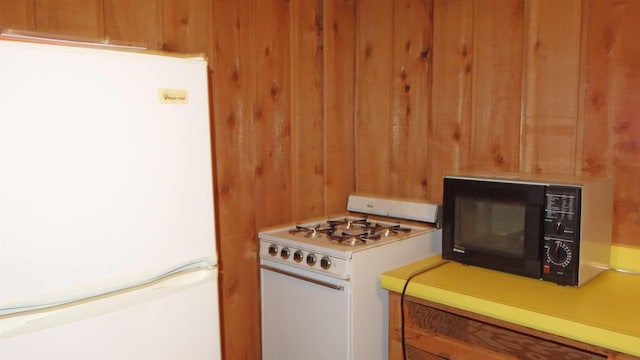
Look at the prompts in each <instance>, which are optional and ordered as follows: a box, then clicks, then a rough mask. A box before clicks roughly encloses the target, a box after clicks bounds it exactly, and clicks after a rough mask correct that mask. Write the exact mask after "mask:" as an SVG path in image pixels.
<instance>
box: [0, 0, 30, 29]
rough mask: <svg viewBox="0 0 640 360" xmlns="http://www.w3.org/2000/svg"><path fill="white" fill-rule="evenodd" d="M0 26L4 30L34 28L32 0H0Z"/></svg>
mask: <svg viewBox="0 0 640 360" xmlns="http://www.w3.org/2000/svg"><path fill="white" fill-rule="evenodd" d="M0 27H1V28H3V29H5V30H6V29H14V30H32V29H34V28H35V17H34V1H33V0H0Z"/></svg>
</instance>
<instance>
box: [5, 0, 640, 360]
mask: <svg viewBox="0 0 640 360" xmlns="http://www.w3.org/2000/svg"><path fill="white" fill-rule="evenodd" d="M638 17H640V2H638V1H636V0H615V1H614V0H564V1H545V0H398V1H396V0H289V1H286V0H241V1H237V0H188V1H182V0H151V1H145V2H135V1H134V2H127V1H118V0H88V1H87V0H0V26H4V27H5V28H16V29H24V30H35V31H43V32H52V33H60V34H64V35H73V36H83V37H94V38H95V37H97V38H104V37H108V38H110V39H111V40H114V41H118V42H125V43H135V44H139V43H144V44H146V46H148V47H149V48H152V49H159V50H169V51H179V52H199V53H204V54H206V55H207V56H208V58H209V66H210V70H211V74H210V77H211V114H212V125H213V126H212V136H213V140H214V152H215V181H216V183H215V191H216V196H217V197H216V201H217V204H216V206H217V220H218V222H217V223H218V231H217V232H218V248H219V254H220V271H221V282H220V286H221V299H222V319H223V344H224V345H223V346H224V352H225V358H234V359H243V358H246V359H254V358H258V357H259V354H260V341H259V339H260V320H259V319H260V317H259V314H260V306H259V276H258V275H259V273H258V254H257V251H258V250H257V239H256V234H257V232H258V231H259V229H260V228H262V227H265V226H271V225H279V224H282V223H289V222H293V221H295V220H300V219H304V218H307V217H309V216H312V217H314V216H321V215H324V214H335V213H338V212H341V211H342V210H343V209H344V207H345V204H346V196H347V194H348V193H349V192H352V191H359V192H367V193H376V194H378V195H387V196H399V197H408V198H418V199H427V200H431V201H440V199H441V192H442V176H443V175H444V174H446V173H448V172H452V171H457V170H468V169H484V170H494V169H511V170H522V171H527V172H539V173H569V174H570V173H575V174H581V173H585V174H597V175H605V176H612V177H614V179H615V183H616V193H615V199H616V200H615V217H614V219H615V223H614V227H615V228H614V242H615V243H617V244H622V245H634V246H640V105H639V104H640V42H638V41H637V39H636V33H637V29H638V28H637V18H638Z"/></svg>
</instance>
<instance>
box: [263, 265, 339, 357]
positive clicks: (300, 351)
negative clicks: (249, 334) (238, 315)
mask: <svg viewBox="0 0 640 360" xmlns="http://www.w3.org/2000/svg"><path fill="white" fill-rule="evenodd" d="M260 279H261V301H262V359H263V360H287V359H292V360H293V359H351V351H352V350H351V337H350V334H351V331H350V330H351V320H350V319H351V311H350V306H351V304H350V302H351V300H350V296H349V295H350V293H351V289H350V283H349V281H347V280H341V279H335V278H332V277H328V276H324V275H321V274H317V273H314V272H311V271H305V270H302V269H296V268H294V267H292V266H287V265H282V264H278V263H275V262H272V261H269V260H267V259H261V261H260Z"/></svg>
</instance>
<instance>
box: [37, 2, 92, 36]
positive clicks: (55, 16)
mask: <svg viewBox="0 0 640 360" xmlns="http://www.w3.org/2000/svg"><path fill="white" fill-rule="evenodd" d="M33 4H34V5H33V7H34V18H35V21H34V25H35V29H30V30H36V31H39V32H44V33H53V34H68V35H74V36H79V37H88V38H103V37H104V23H103V21H104V16H103V13H102V10H103V8H102V1H100V0H33Z"/></svg>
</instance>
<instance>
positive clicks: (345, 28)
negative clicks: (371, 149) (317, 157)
mask: <svg viewBox="0 0 640 360" xmlns="http://www.w3.org/2000/svg"><path fill="white" fill-rule="evenodd" d="M323 5H324V10H323V12H324V26H323V36H324V60H323V62H324V90H323V98H324V106H323V112H324V125H325V127H324V130H323V136H324V139H325V140H324V146H325V148H324V151H325V166H324V168H325V185H326V192H325V214H335V213H339V212H342V211H344V209H345V208H346V201H347V196H348V195H349V193H350V192H351V191H353V190H355V141H354V140H355V135H354V131H355V126H354V121H355V90H354V84H355V80H354V76H353V73H354V70H355V33H356V29H355V23H356V21H355V19H356V16H355V8H356V5H355V0H346V1H345V0H324V1H323Z"/></svg>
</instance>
